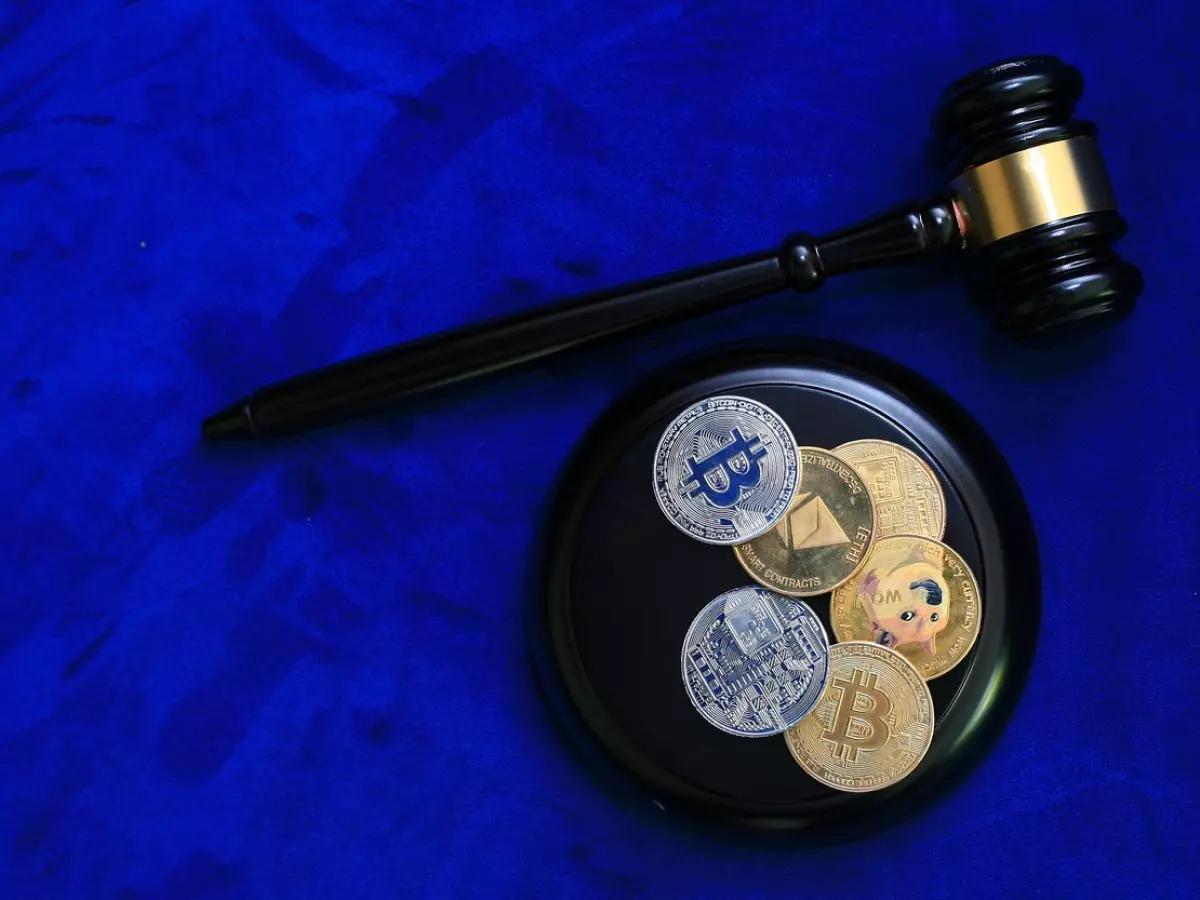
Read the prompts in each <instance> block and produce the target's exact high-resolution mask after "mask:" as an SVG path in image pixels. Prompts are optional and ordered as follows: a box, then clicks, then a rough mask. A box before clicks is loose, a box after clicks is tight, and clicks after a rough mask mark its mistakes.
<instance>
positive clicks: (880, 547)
mask: <svg viewBox="0 0 1200 900" xmlns="http://www.w3.org/2000/svg"><path fill="white" fill-rule="evenodd" d="M829 618H830V621H831V624H832V625H833V632H834V634H835V635H836V636H837V639H838V640H839V641H872V642H873V643H876V644H879V645H880V646H883V647H888V648H890V649H892V650H895V651H897V652H898V653H900V654H901V655H902V656H904V657H905V658H906V659H907V660H908V661H909V662H910V663H912V664H913V665H914V666H915V667H916V669H917V671H918V672H920V673H921V677H922V678H924V679H925V680H926V681H930V680H932V679H934V678H937V677H938V676H940V675H945V674H946V673H947V672H949V671H950V670H951V669H953V668H954V667H955V666H957V665H958V664H959V663H960V662H962V661H963V659H964V658H965V657H966V655H967V653H968V652H969V651H970V649H971V648H972V647H973V646H974V645H975V639H976V638H977V637H978V636H979V626H980V621H981V620H982V618H983V602H982V598H981V597H980V594H979V585H978V584H977V583H976V581H975V575H974V574H973V573H972V572H971V570H970V568H969V567H968V566H967V564H966V562H964V561H963V558H962V557H961V556H959V555H958V554H957V553H956V552H955V551H954V550H953V549H952V548H950V547H948V546H946V545H945V544H943V543H942V542H941V541H935V540H933V539H932V538H925V537H920V536H918V535H894V536H892V537H886V538H880V539H879V540H878V541H876V542H875V543H874V544H873V545H872V547H871V551H870V553H868V554H867V560H866V564H865V565H864V566H863V567H862V568H861V569H859V571H858V573H857V574H855V576H854V577H853V578H852V579H851V580H850V581H848V582H847V583H846V584H844V585H842V586H841V587H839V588H838V589H837V590H836V591H834V592H833V601H832V603H831V604H830V608H829Z"/></svg>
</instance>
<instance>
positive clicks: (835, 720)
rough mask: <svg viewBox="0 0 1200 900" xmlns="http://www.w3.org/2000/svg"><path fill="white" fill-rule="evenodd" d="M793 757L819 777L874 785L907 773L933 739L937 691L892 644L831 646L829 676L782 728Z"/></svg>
mask: <svg viewBox="0 0 1200 900" xmlns="http://www.w3.org/2000/svg"><path fill="white" fill-rule="evenodd" d="M784 738H785V739H786V741H787V746H788V750H790V751H791V754H792V758H793V759H794V760H796V763H797V764H798V765H799V766H800V768H802V769H803V770H804V771H805V772H807V773H808V774H809V775H811V776H812V777H813V778H815V779H816V780H817V781H819V782H821V783H822V784H825V785H828V786H829V787H832V788H836V789H838V790H841V791H854V792H864V791H877V790H879V789H880V788H885V787H888V786H890V785H893V784H895V783H896V782H898V781H900V780H901V779H902V778H904V777H906V776H908V775H910V774H911V773H912V772H913V770H915V769H916V768H917V764H918V763H920V762H921V759H922V758H923V757H924V756H925V751H927V750H928V749H929V743H930V741H932V740H933V698H932V697H931V696H930V695H929V687H928V685H926V684H925V682H924V681H923V680H922V678H921V676H920V675H919V674H918V673H917V670H916V669H914V668H913V667H912V664H911V663H909V662H908V660H906V659H905V658H904V657H903V656H901V655H900V654H899V653H897V652H896V651H895V650H889V649H888V648H887V647H881V646H879V645H878V644H871V643H867V642H862V641H859V642H853V643H847V644H834V645H833V646H832V647H830V648H829V684H828V686H827V687H826V688H825V693H824V695H823V696H822V697H821V701H820V702H819V703H818V704H817V706H816V708H815V709H814V710H813V711H812V712H811V713H809V714H808V715H807V716H805V717H804V718H803V719H801V720H800V721H799V722H798V723H797V724H795V725H793V726H792V727H791V728H789V729H788V730H787V731H785V732H784Z"/></svg>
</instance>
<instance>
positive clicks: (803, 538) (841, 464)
mask: <svg viewBox="0 0 1200 900" xmlns="http://www.w3.org/2000/svg"><path fill="white" fill-rule="evenodd" d="M799 450H800V466H801V471H802V472H803V476H802V477H801V479H800V488H799V490H798V491H797V492H796V498H795V501H794V502H793V503H792V507H791V509H789V510H788V513H787V515H785V516H784V517H783V518H782V519H780V521H779V523H778V524H777V525H776V526H775V527H774V528H772V529H771V530H770V531H768V532H767V533H766V534H763V535H761V536H760V537H757V538H754V539H753V540H750V541H746V542H745V543H741V544H738V545H737V546H736V547H734V554H735V555H736V556H737V559H738V562H740V563H741V564H742V568H744V569H745V570H746V571H747V572H749V573H750V577H751V578H753V579H754V580H755V581H757V582H758V583H759V584H761V585H764V586H765V587H769V588H771V590H774V591H779V592H780V593H781V594H788V595H789V596H792V597H814V596H816V595H817V594H824V593H827V592H829V591H831V590H833V589H834V588H836V587H837V586H838V585H840V584H843V583H844V582H846V581H847V580H848V579H849V578H850V577H851V576H853V575H854V573H855V572H857V571H858V570H859V568H860V567H861V566H862V564H863V562H864V561H865V560H866V557H867V551H868V549H869V548H870V546H871V541H872V540H873V539H874V536H875V505H874V501H873V500H872V499H871V492H870V491H869V490H868V489H867V485H866V483H865V482H864V481H863V479H862V476H861V475H859V474H858V472H857V471H856V470H855V469H854V467H853V466H851V465H850V464H849V463H847V462H846V461H845V460H843V459H841V458H839V457H837V456H835V455H834V454H832V453H830V452H829V451H827V450H820V449H818V448H816V447H800V448H799Z"/></svg>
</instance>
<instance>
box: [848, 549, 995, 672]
mask: <svg viewBox="0 0 1200 900" xmlns="http://www.w3.org/2000/svg"><path fill="white" fill-rule="evenodd" d="M899 539H907V540H917V541H929V542H930V543H934V544H938V545H939V546H941V548H942V549H943V550H948V551H949V552H950V553H953V554H954V556H955V557H956V558H957V559H958V561H959V562H960V563H962V567H963V571H965V572H966V573H967V575H969V576H970V578H971V586H972V587H973V588H974V589H975V605H976V606H977V607H978V608H979V615H978V616H976V622H977V623H978V624H976V626H975V631H974V632H973V633H972V634H971V639H970V640H969V641H968V642H967V646H966V647H965V648H963V651H962V654H961V655H960V656H959V657H958V659H956V660H955V661H954V662H952V663H950V665H948V666H947V667H946V668H944V669H942V670H941V671H940V672H935V673H934V674H932V675H929V676H925V675H922V674H921V670H920V669H917V674H918V675H921V678H922V679H924V680H925V681H927V682H928V681H936V680H937V679H939V678H941V677H942V676H943V675H945V674H947V673H948V672H953V671H954V670H955V669H956V668H958V667H959V666H960V665H962V663H963V661H964V660H965V659H966V658H967V657H968V656H970V655H971V651H972V650H973V649H974V648H975V644H976V643H977V642H978V641H979V635H980V632H982V631H983V590H982V588H980V586H979V577H978V576H977V575H976V574H975V570H974V569H972V568H971V567H970V566H969V565H968V564H967V561H966V560H965V559H963V557H962V554H961V553H959V552H958V551H957V550H955V549H954V548H953V547H951V546H950V545H949V544H947V543H946V542H945V541H939V540H937V539H936V538H931V537H926V536H925V535H923V534H907V533H906V534H890V535H888V536H887V537H885V538H880V539H879V540H878V541H876V542H875V544H874V546H873V547H872V548H871V549H872V550H875V549H877V548H878V547H879V545H880V544H884V543H886V542H887V541H894V540H899ZM867 556H868V557H869V556H870V554H869V553H868V554H867ZM844 587H845V584H844V583H843V584H841V585H838V587H837V588H835V589H834V590H833V591H831V592H830V595H829V628H830V630H831V631H833V635H834V637H836V638H837V642H838V644H839V645H841V644H856V643H864V644H872V646H874V642H873V641H864V640H862V639H861V638H850V639H846V638H843V637H842V630H841V629H840V628H838V624H837V617H836V616H835V615H834V611H835V610H836V609H837V604H838V598H837V595H838V593H839V592H840V591H841V589H842V588H844ZM880 646H882V645H880ZM883 649H885V650H888V649H891V648H889V647H884V648H883ZM893 652H895V653H897V654H898V655H900V656H904V654H903V653H899V651H893ZM905 659H906V660H907V659H908V658H907V657H905ZM909 665H912V666H913V668H916V666H915V665H913V663H911V662H909Z"/></svg>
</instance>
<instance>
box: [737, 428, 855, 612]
mask: <svg viewBox="0 0 1200 900" xmlns="http://www.w3.org/2000/svg"><path fill="white" fill-rule="evenodd" d="M805 452H809V453H823V454H825V455H826V456H832V457H833V458H834V459H836V460H838V461H839V462H841V463H842V465H844V466H846V467H848V468H849V469H850V471H852V472H853V473H854V475H855V477H856V478H858V480H859V481H860V482H862V486H863V491H864V492H865V493H866V495H867V503H868V504H869V505H870V507H871V536H870V537H869V538H867V546H866V547H865V548H863V555H862V559H860V560H859V562H858V565H857V566H855V567H854V569H853V570H852V571H851V572H850V574H848V575H847V576H846V577H845V578H843V579H842V580H841V581H839V582H837V583H836V584H833V585H822V586H821V587H820V588H818V589H817V590H815V591H806V590H803V589H797V588H793V589H791V590H784V589H783V588H782V587H780V586H779V585H777V584H771V583H770V582H767V581H764V580H763V579H762V578H759V576H758V574H757V573H756V572H755V571H754V570H753V569H751V568H750V566H749V565H748V564H747V562H746V560H745V559H743V558H742V547H744V546H745V545H746V544H750V543H753V542H754V541H756V540H758V539H759V538H760V537H763V536H764V535H766V534H767V532H769V531H770V530H771V529H770V528H768V529H767V530H766V531H764V532H763V533H762V534H760V535H756V536H755V537H752V538H747V539H746V540H744V541H738V542H737V543H736V544H734V545H733V548H732V549H733V555H734V558H735V559H736V560H737V561H738V565H740V566H741V567H742V569H744V570H745V572H746V574H747V575H749V576H750V577H751V578H753V579H754V581H755V582H756V583H757V584H759V585H761V586H762V587H765V588H767V589H768V590H772V591H774V592H775V593H777V594H783V595H784V596H785V597H795V598H801V599H808V598H811V597H820V596H822V595H823V594H829V595H831V599H832V594H833V592H834V591H836V590H837V589H838V588H840V587H841V586H842V585H844V584H846V583H847V582H848V581H850V580H851V579H852V578H853V577H854V576H855V575H857V574H858V573H859V572H861V571H862V567H863V566H864V565H865V564H866V561H867V557H869V556H870V555H871V549H872V548H873V547H874V546H875V541H876V540H877V539H878V537H879V510H878V508H877V507H876V505H875V498H874V496H872V494H871V489H870V488H869V487H868V486H867V482H866V479H864V478H863V477H862V473H861V472H859V471H858V469H856V468H855V467H854V466H853V465H851V463H850V462H849V461H848V460H845V459H842V458H841V457H840V456H838V455H837V454H836V453H834V452H833V451H832V450H828V449H826V448H825V447H812V446H809V445H807V444H797V445H796V453H797V455H798V456H799V457H800V466H801V473H800V477H799V478H797V479H796V493H795V495H794V496H793V497H792V503H789V504H788V508H787V512H785V513H784V514H783V515H784V516H786V515H787V514H788V513H790V512H791V511H792V504H794V503H795V502H796V497H799V496H800V487H801V485H803V484H804V472H803V466H804V454H805ZM782 519H783V517H782V516H781V517H780V521H782ZM775 524H778V522H777V523H775ZM774 527H775V526H774V525H772V526H771V528H774Z"/></svg>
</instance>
